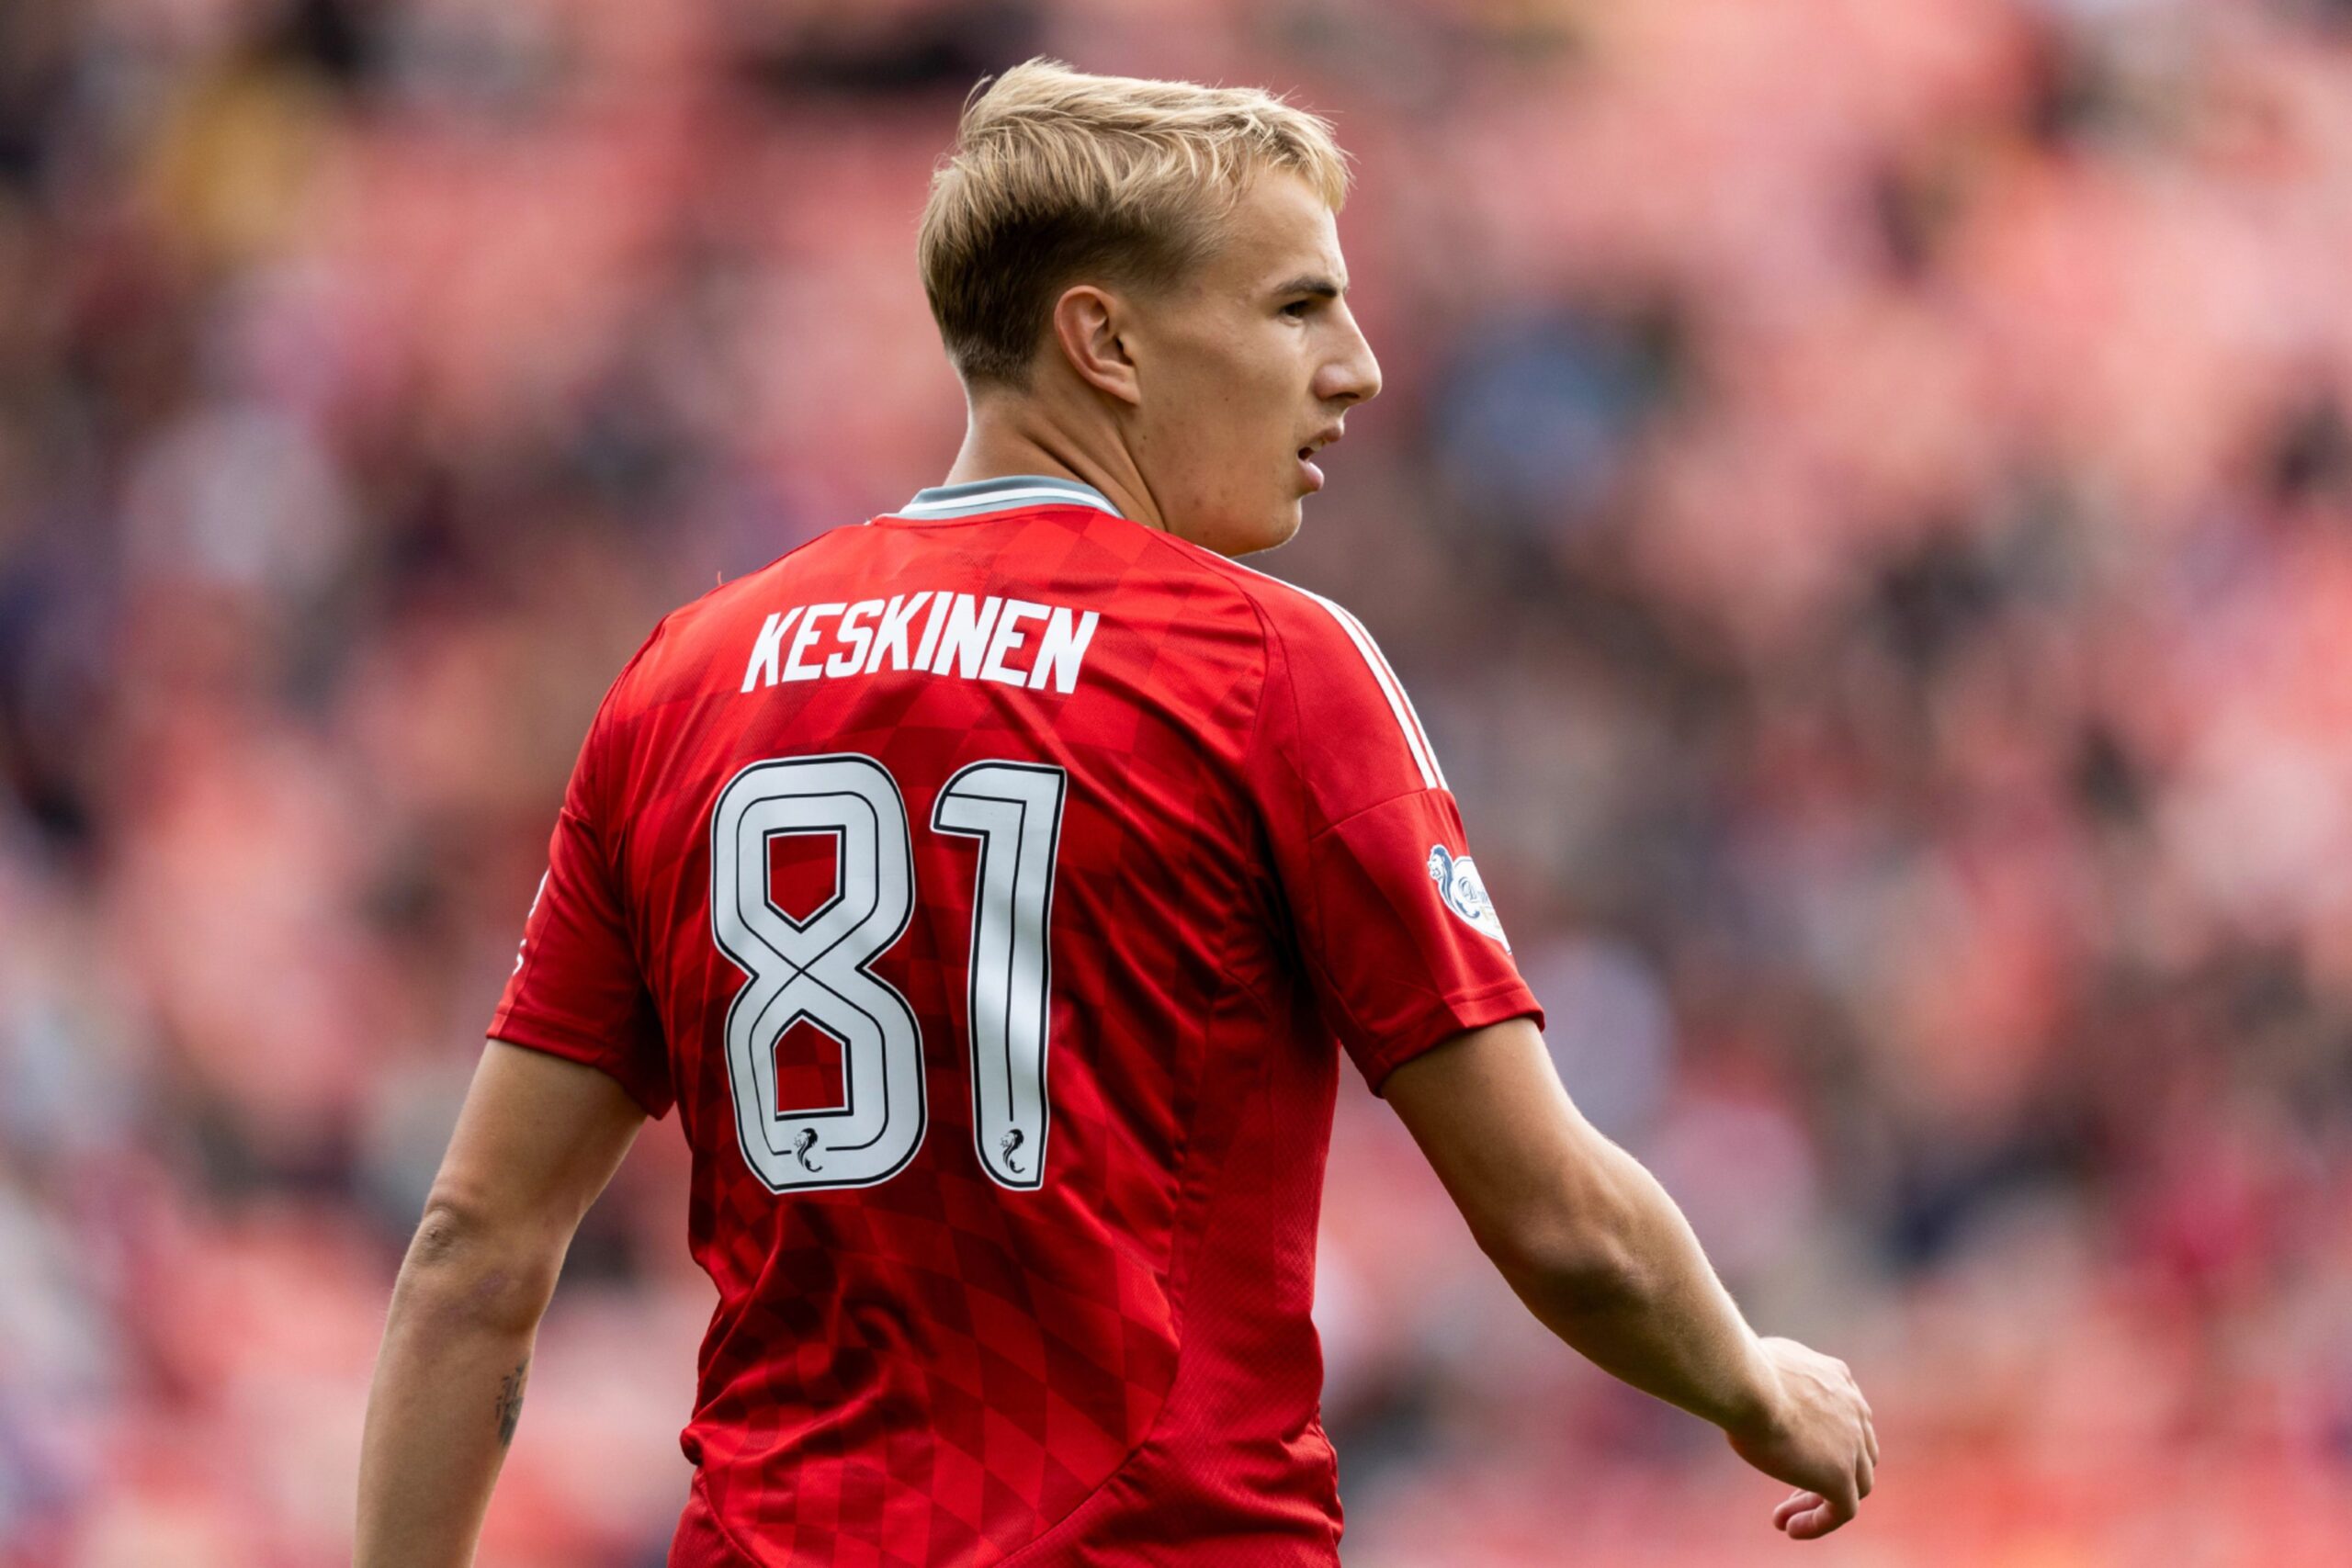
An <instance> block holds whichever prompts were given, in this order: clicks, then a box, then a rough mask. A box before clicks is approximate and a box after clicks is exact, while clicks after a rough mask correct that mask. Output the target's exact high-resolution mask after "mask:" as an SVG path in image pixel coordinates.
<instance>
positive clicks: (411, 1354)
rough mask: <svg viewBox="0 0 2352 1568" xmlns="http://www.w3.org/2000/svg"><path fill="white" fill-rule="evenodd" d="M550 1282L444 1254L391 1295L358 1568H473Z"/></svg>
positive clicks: (419, 1261)
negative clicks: (476, 1546) (476, 1543)
mask: <svg viewBox="0 0 2352 1568" xmlns="http://www.w3.org/2000/svg"><path fill="white" fill-rule="evenodd" d="M552 1286H553V1274H552V1270H546V1269H529V1268H516V1267H512V1266H504V1265H500V1264H496V1263H492V1262H487V1261H484V1260H482V1259H481V1258H479V1257H478V1256H470V1255H469V1254H468V1251H467V1249H466V1248H465V1247H462V1246H457V1247H449V1246H446V1245H441V1244H437V1243H436V1240H435V1231H434V1222H433V1221H432V1220H430V1219H428V1221H427V1222H426V1227H425V1229H424V1230H422V1231H420V1232H419V1235H418V1240H417V1243H416V1245H415V1246H414V1247H412V1248H411V1249H410V1252H409V1257H408V1259H407V1261H406V1262H405V1263H403V1264H402V1265H401V1277H400V1282H399V1283H398V1284H397V1285H396V1286H394V1288H393V1291H392V1305H391V1312H390V1317H389V1318H388V1319H387V1321H386V1323H385V1325H384V1344H383V1348H382V1350H381V1351H380V1352H379V1355H378V1357H377V1361H376V1381H375V1385H374V1387H373V1388H372V1389H371V1390H370V1392H369V1393H368V1423H367V1429H366V1434H365V1436H364V1437H363V1438H362V1439H361V1444H360V1452H359V1525H358V1540H357V1547H356V1551H355V1552H354V1555H353V1563H354V1568H467V1565H468V1564H469V1563H470V1562H472V1561H473V1552H474V1543H475V1540H476V1538H477V1536H479V1534H480V1533H481V1521H482V1516H483V1514H484V1513H485V1512H486V1511H487V1510H488V1508H489V1506H490V1494H491V1487H492V1484H493V1483H495V1482H496V1481H497V1479H498V1470H499V1466H500V1464H501V1463H502V1462H503V1461H504V1459H505V1457H506V1449H507V1445H508V1444H509V1443H510V1442H511V1441H513V1439H514V1437H515V1423H516V1421H517V1420H518V1419H519V1418H520V1416H521V1415H522V1410H523V1389H524V1385H525V1383H526V1382H528V1380H529V1377H530V1360H531V1346H532V1342H533V1340H534V1339H535V1338H536V1337H537V1332H538V1320H539V1314H540V1313H541V1312H542V1311H543V1310H544V1309H545V1307H546V1305H547V1299H548V1292H549V1291H550V1290H551V1289H552Z"/></svg>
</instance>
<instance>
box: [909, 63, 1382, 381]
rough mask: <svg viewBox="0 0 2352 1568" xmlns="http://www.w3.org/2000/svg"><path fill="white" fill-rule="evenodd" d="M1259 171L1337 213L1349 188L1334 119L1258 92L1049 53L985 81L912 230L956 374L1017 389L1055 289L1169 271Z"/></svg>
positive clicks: (1160, 280)
mask: <svg viewBox="0 0 2352 1568" xmlns="http://www.w3.org/2000/svg"><path fill="white" fill-rule="evenodd" d="M1267 168H1275V169H1282V170H1286V171H1289V172H1291V173H1293V174H1295V175H1299V176H1300V177H1302V178H1303V179H1305V180H1306V183H1307V184H1308V185H1309V186H1313V187H1314V189H1315V191H1316V193H1317V195H1318V196H1320V197H1322V198H1323V200H1324V201H1325V202H1326V203H1328V204H1329V206H1330V208H1331V209H1332V210H1333V211H1337V210H1339V209H1340V205H1341V204H1342V203H1343V202H1345V201H1346V199H1347V191H1348V178H1349V175H1348V165H1347V154H1346V153H1345V152H1341V151H1340V145H1339V143H1338V142H1337V141H1334V140H1333V138H1332V135H1331V126H1330V123H1329V121H1328V120H1325V119H1323V118H1321V117H1320V116H1317V115H1313V114H1309V113H1308V112H1307V111H1306V110H1305V109H1301V108H1295V107H1292V106H1291V105H1290V104H1288V103H1286V102H1284V101H1283V99H1282V98H1280V97H1277V96H1274V95H1273V94H1271V93H1268V92H1265V91H1263V90H1261V89H1260V88H1256V87H1204V86H1201V85H1198V84H1196V83H1192V82H1155V81H1148V80H1145V79H1143V78H1140V77H1134V76H1093V75H1089V74H1087V73H1084V72H1080V71H1073V70H1071V69H1070V68H1069V66H1067V65H1064V64H1062V63H1060V62H1057V61H1052V60H1043V59H1039V60H1032V61H1030V62H1027V63H1026V64H1023V65H1016V66H1014V67H1013V68H1012V70H1010V71H1007V72H1006V73H1004V74H1003V75H1001V76H999V77H997V78H995V81H994V83H993V85H991V84H990V82H989V79H988V78H985V77H983V78H982V79H981V81H980V84H979V85H978V86H977V87H975V88H974V89H973V92H972V96H970V97H969V98H968V99H967V100H966V102H965V105H964V115H963V118H962V120H961V122H960V123H959V124H958V125H957V127H956V148H955V150H954V151H953V152H950V153H949V154H948V155H947V156H946V157H945V158H944V159H943V160H942V161H941V163H940V164H939V167H938V168H937V169H936V170H935V171H934V172H933V175H932V181H931V197H930V200H929V201H927V202H926V203H925V204H924V206H923V214H922V230H921V231H920V234H919V237H918V239H917V241H916V254H917V256H918V257H919V259H920V261H921V264H922V287H923V293H924V294H925V295H926V296H927V297H928V298H929V299H930V300H931V313H932V315H933V318H934V319H936V320H937V321H938V322H939V335H940V337H941V339H942V341H943V342H944V344H946V347H947V357H948V358H949V359H950V360H951V361H953V362H954V364H955V366H956V373H957V374H958V375H960V376H962V377H963V378H964V380H965V383H966V384H967V386H968V385H971V384H972V383H974V382H980V381H994V382H1001V383H1003V384H1005V385H1007V386H1011V387H1015V388H1021V387H1025V386H1026V385H1027V384H1028V378H1029V364H1030V359H1031V356H1032V355H1034V354H1035V350H1036V346H1037V339H1038V334H1039V333H1040V332H1041V331H1042V330H1043V328H1044V327H1045V324H1046V315H1047V312H1048V311H1049V310H1051V308H1052V306H1053V302H1054V300H1055V299H1056V298H1057V297H1058V296H1059V294H1060V292H1061V290H1062V289H1064V288H1068V287H1069V286H1070V285H1071V284H1072V283H1074V282H1077V281H1080V279H1083V278H1089V277H1100V278H1101V279H1102V280H1103V281H1105V282H1110V283H1124V284H1129V285H1135V286H1140V287H1144V288H1164V287H1166V286H1168V285H1170V284H1172V283H1174V282H1175V281H1176V280H1177V279H1179V278H1180V277H1182V275H1183V274H1184V273H1185V271H1187V270H1188V269H1189V268H1191V267H1192V266H1193V265H1196V264H1197V263H1198V262H1200V261H1201V260H1202V259H1203V258H1204V257H1205V256H1206V255H1207V254H1209V253H1210V251H1211V250H1212V249H1213V248H1214V246H1215V244H1216V225H1217V221H1218V220H1220V219H1221V218H1223V217H1224V216H1225V215H1226V214H1227V212H1229V211H1230V210H1231V209H1232V207H1233V204H1234V203H1235V202H1236V201H1238V199H1239V198H1240V197H1241V195H1242V194H1243V192H1244V191H1246V190H1247V189H1248V187H1249V184H1250V180H1251V179H1253V178H1254V177H1255V176H1256V175H1257V174H1258V173H1259V172H1260V171H1261V170H1262V169H1267Z"/></svg>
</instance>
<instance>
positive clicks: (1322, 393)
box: [1315, 321, 1380, 408]
mask: <svg viewBox="0 0 2352 1568" xmlns="http://www.w3.org/2000/svg"><path fill="white" fill-rule="evenodd" d="M1354 325H1355V324H1354V322H1353V321H1350V322H1349V328H1350V330H1349V333H1348V337H1349V340H1350V341H1349V346H1348V349H1347V352H1345V353H1343V354H1341V355H1339V356H1338V357H1337V358H1334V359H1331V360H1329V361H1327V362H1325V364H1324V367H1323V370H1322V373H1321V374H1320V375H1319V376H1317V378H1316V379H1317V382H1319V383H1320V384H1319V385H1318V386H1317V388H1316V389H1315V391H1316V395H1317V397H1320V398H1322V399H1323V400H1325V401H1327V402H1335V403H1346V404H1347V405H1349V406H1350V407H1351V408H1352V407H1353V406H1355V405H1356V404H1357V403H1368V402H1370V401H1372V400H1373V399H1374V398H1376V397H1378V396H1380V361H1379V360H1378V359H1376V358H1375V357H1374V355H1373V352H1372V344H1369V343H1367V342H1366V341H1364V335H1363V333H1361V332H1358V331H1356V330H1354Z"/></svg>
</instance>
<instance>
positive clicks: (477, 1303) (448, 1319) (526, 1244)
mask: <svg viewBox="0 0 2352 1568" xmlns="http://www.w3.org/2000/svg"><path fill="white" fill-rule="evenodd" d="M562 1265H563V1247H562V1244H561V1242H560V1240H558V1239H556V1238H552V1237H549V1236H548V1235H545V1234H543V1233H542V1232H539V1231H537V1230H535V1229H533V1228H532V1227H529V1226H526V1225H520V1224H512V1223H506V1222H503V1221H501V1220H500V1219H498V1218H497V1217H495V1216H493V1215H492V1214H491V1213H487V1212H486V1211H485V1210H483V1209H482V1208H481V1207H480V1206H479V1205H477V1204H474V1203H471V1202H469V1201H465V1200H463V1199H461V1198H457V1197H453V1196H450V1195H448V1194H445V1193H442V1192H439V1191H436V1192H435V1193H434V1195H433V1196H432V1197H431V1198H429V1199H427V1200H426V1201H425V1205H424V1219H423V1220H421V1221H420V1222H418V1224H417V1227H416V1235H415V1237H414V1238H413V1240H412V1241H411V1242H410V1243H409V1248H408V1257H407V1258H405V1259H404V1260H403V1261H402V1262H401V1277H400V1283H399V1285H398V1286H397V1287H396V1288H395V1291H394V1304H395V1308H396V1310H397V1309H398V1308H400V1307H401V1306H402V1305H405V1306H406V1307H407V1308H408V1309H409V1310H411V1311H413V1312H418V1313H421V1314H424V1315H425V1316H427V1317H429V1318H431V1319H433V1320H434V1321H435V1323H437V1324H443V1325H447V1326H450V1327H453V1328H455V1327H460V1326H462V1327H468V1328H474V1329H480V1330H489V1331H492V1332H498V1333H510V1334H528V1333H529V1332H531V1331H532V1330H533V1329H535V1328H537V1326H538V1322H539V1318H540V1315H541V1314H543V1313H545V1312H546V1311H547V1304H548V1297H550V1296H551V1295H553V1294H554V1293H555V1280H556V1275H557V1273H558V1271H559V1270H560V1269H561V1268H562Z"/></svg>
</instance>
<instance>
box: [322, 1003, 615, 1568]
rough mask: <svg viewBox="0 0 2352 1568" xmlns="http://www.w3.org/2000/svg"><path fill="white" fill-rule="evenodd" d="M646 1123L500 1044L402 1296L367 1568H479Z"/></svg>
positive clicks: (583, 1078)
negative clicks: (531, 1408) (574, 1284)
mask: <svg viewBox="0 0 2352 1568" xmlns="http://www.w3.org/2000/svg"><path fill="white" fill-rule="evenodd" d="M644 1121H645V1112H644V1111H642V1110H640V1109H639V1107H638V1105H637V1103H636V1102H635V1101H634V1100H630V1099H629V1098H628V1095H627V1094H625V1093H623V1092H622V1090H621V1088H620V1086H619V1085H618V1084H616V1083H615V1082H614V1081H613V1080H612V1079H611V1078H609V1077H605V1075H604V1074H603V1073H600V1072H598V1071H596V1070H595V1069H594V1068H593V1067H583V1066H578V1065H577V1064H574V1063H571V1062H567V1061H563V1060H561V1059H560V1058H558V1057H555V1056H550V1055H546V1054H545V1053H543V1052H538V1051H528V1050H525V1049H523V1048H522V1047H520V1046H515V1045H509V1044H506V1043H503V1042H501V1041H497V1040H492V1042H491V1043H490V1044H489V1047H488V1048H487V1049H486V1050H485V1051H484V1052H483V1054H482V1058H481V1066H479V1067H477V1068H476V1069H475V1072H474V1080H473V1086H472V1088H471V1089H469V1090H468V1092H467V1095H466V1103H465V1108H464V1109H463V1110H462V1111H460V1112H459V1113H458V1128H457V1131H456V1133H455V1134H452V1136H451V1138H450V1140H449V1150H448V1153H447V1156H444V1158H443V1160H442V1162H441V1171H440V1174H439V1175H438V1176H437V1177H435V1179H434V1183H433V1191H432V1195H431V1196H430V1197H429V1198H428V1199H427V1200H426V1201H425V1205H424V1221H423V1223H422V1224H419V1225H418V1226H417V1231H416V1238H415V1240H414V1241H413V1242H412V1243H411V1244H410V1246H409V1250H408V1257H407V1258H406V1260H405V1261H403V1262H402V1263H401V1272H400V1280H399V1282H398V1283H397V1284H395V1285H394V1286H393V1288H392V1305H391V1313H390V1317H389V1319H388V1320H387V1321H386V1323H385V1325H384V1344H383V1348H382V1349H381V1351H380V1352H379V1354H378V1357H377V1360H376V1382H375V1385H374V1387H373V1388H372V1389H371V1390H370V1392H369V1393H368V1425H367V1430H366V1434H365V1436H364V1438H362V1440H361V1446H360V1453H359V1531H358V1545H357V1549H356V1552H355V1553H354V1556H353V1562H354V1565H355V1568H466V1565H467V1564H468V1563H470V1562H472V1561H473V1551H474V1541H475V1538H476V1536H477V1535H479V1534H480V1532H481V1521H482V1516H483V1514H484V1513H485V1512H486V1511H487V1510H488V1508H489V1506H490V1493H491V1487H492V1483H495V1482H496V1480H497V1479H498V1469H499V1465H500V1463H501V1462H502V1461H503V1460H504V1459H505V1457H506V1447H507V1444H508V1443H510V1442H511V1441H513V1440H514V1437H515V1423H516V1421H517V1420H518V1419H519V1418H520V1416H521V1415H522V1409H523V1393H524V1388H525V1385H526V1383H527V1382H529V1379H530V1363H531V1346H532V1342H533V1340H534V1339H535V1338H536V1337H537V1334H538V1326H539V1315H540V1314H541V1313H543V1312H545V1311H546V1310H547V1303H548V1296H549V1295H550V1294H551V1293H552V1292H554V1290H555V1280H556V1275H557V1272H558V1271H559V1270H560V1269H561V1268H562V1266H563V1255H564V1252H565V1250H566V1249H567V1248H568V1247H570V1246H571V1236H572V1233H573V1232H574V1231H575V1230H576V1229H578V1228H579V1224H580V1219H581V1216H582V1215H583V1214H585V1213H587V1212H588V1205H589V1204H591V1203H593V1202H594V1201H595V1199H596V1195H597V1194H598V1193H599V1192H601V1191H603V1190H604V1189H605V1183H606V1182H607V1181H609V1180H610V1179H612V1174H613V1171H614V1170H615V1169H616V1168H617V1167H618V1166H619V1164H620V1161H621V1156H623V1155H624V1154H626V1153H628V1146H629V1145H630V1143H631V1142H632V1141H633V1140H634V1139H635V1138H636V1136H637V1133H638V1129H639V1127H640V1126H641V1125H643V1123H644Z"/></svg>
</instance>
